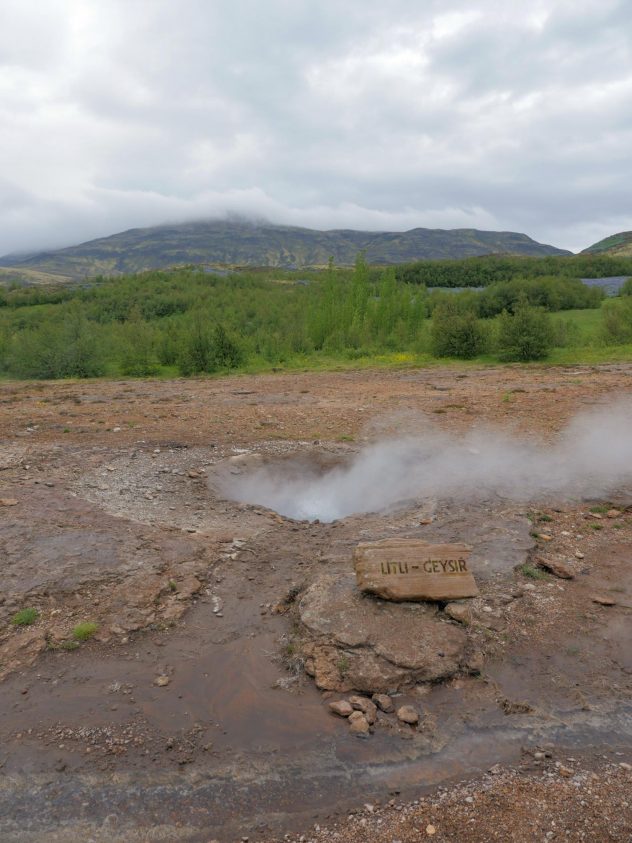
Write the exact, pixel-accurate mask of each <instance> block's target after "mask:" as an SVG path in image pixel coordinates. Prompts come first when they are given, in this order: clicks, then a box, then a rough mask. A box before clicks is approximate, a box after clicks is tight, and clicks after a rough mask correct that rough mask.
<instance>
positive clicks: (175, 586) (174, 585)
mask: <svg viewBox="0 0 632 843" xmlns="http://www.w3.org/2000/svg"><path fill="white" fill-rule="evenodd" d="M177 590H178V583H177V582H176V581H175V580H169V591H177Z"/></svg>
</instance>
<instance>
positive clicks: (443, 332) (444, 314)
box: [430, 302, 487, 360]
mask: <svg viewBox="0 0 632 843" xmlns="http://www.w3.org/2000/svg"><path fill="white" fill-rule="evenodd" d="M486 341H487V334H486V332H485V330H484V328H483V326H482V325H481V323H480V322H479V321H478V319H477V318H476V314H475V313H474V312H473V311H471V310H469V311H465V312H464V313H461V312H459V309H458V307H457V306H456V305H455V304H452V303H450V302H445V303H443V304H441V305H440V306H439V307H438V308H437V309H436V310H435V312H434V315H433V317H432V329H431V340H430V348H431V352H432V354H433V355H434V356H435V357H460V358H462V359H464V360H469V359H471V358H472V357H476V355H477V354H481V352H483V351H484V350H485V346H486V344H487V342H486Z"/></svg>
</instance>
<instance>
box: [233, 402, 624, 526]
mask: <svg viewBox="0 0 632 843" xmlns="http://www.w3.org/2000/svg"><path fill="white" fill-rule="evenodd" d="M630 482H632V401H625V402H619V403H618V404H617V405H615V406H610V407H608V408H600V409H599V410H597V411H593V412H590V413H584V414H581V415H578V416H576V417H575V418H574V419H573V420H572V421H571V422H570V423H569V425H568V426H567V427H566V428H565V429H564V430H563V431H562V432H561V433H560V434H559V435H558V437H557V439H556V441H555V442H554V443H553V444H551V445H545V444H538V443H534V442H529V441H526V440H521V439H518V438H516V437H512V436H509V435H507V434H504V433H502V432H500V431H499V430H497V429H491V428H487V429H478V430H473V431H471V432H470V433H468V434H467V435H465V436H464V437H461V438H459V437H456V436H454V435H450V434H446V433H442V432H439V431H437V430H436V429H434V428H432V426H431V425H428V426H427V427H426V428H425V429H424V430H423V431H422V432H421V433H417V434H415V435H411V434H408V435H404V436H401V437H399V438H391V439H388V440H385V441H378V442H376V443H374V444H371V445H368V446H366V447H365V448H363V449H362V450H361V451H360V452H359V453H357V454H356V455H355V456H354V457H353V458H352V459H351V461H350V462H348V463H347V464H345V465H341V466H336V467H333V468H330V469H329V470H326V471H325V472H322V471H319V470H317V469H316V468H314V466H313V465H312V466H311V467H310V466H308V465H303V466H301V467H300V470H298V466H297V465H295V466H287V465H286V466H283V465H281V464H276V465H266V466H263V467H261V468H259V469H257V470H255V471H253V472H252V473H249V474H245V475H241V476H238V477H231V478H230V479H229V480H228V481H227V482H226V483H225V484H224V485H223V489H222V491H223V492H224V493H225V494H226V495H228V496H229V497H231V498H233V499H236V500H241V501H247V502H249V503H255V504H260V505H263V506H266V507H269V508H270V509H274V510H276V511H277V512H280V513H282V514H283V515H286V516H289V517H292V518H297V519H308V520H314V519H317V518H318V519H320V520H321V521H333V520H335V519H338V518H343V517H345V516H347V515H351V514H354V513H362V512H379V511H381V510H384V509H386V508H388V507H391V506H393V505H395V504H397V503H400V502H402V501H405V500H409V499H420V498H421V499H423V498H428V497H430V498H447V497H449V498H454V499H456V500H476V499H481V498H490V497H493V496H499V497H501V498H504V499H507V500H514V501H531V500H538V499H539V500H544V499H547V498H551V497H555V498H556V499H558V500H559V499H571V498H578V497H595V498H597V497H602V496H604V495H605V494H607V493H608V492H611V491H614V490H616V489H620V488H621V487H622V486H624V485H625V484H626V483H630Z"/></svg>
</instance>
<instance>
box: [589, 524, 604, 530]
mask: <svg viewBox="0 0 632 843" xmlns="http://www.w3.org/2000/svg"><path fill="white" fill-rule="evenodd" d="M590 529H591V530H603V524H591V525H590Z"/></svg>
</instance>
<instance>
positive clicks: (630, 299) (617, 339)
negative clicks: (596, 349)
mask: <svg viewBox="0 0 632 843" xmlns="http://www.w3.org/2000/svg"><path fill="white" fill-rule="evenodd" d="M602 312H603V323H602V336H603V339H604V342H606V343H608V344H613V345H615V344H621V343H627V342H632V296H628V295H626V296H622V297H620V298H616V299H610V300H609V301H607V302H604V305H603V309H602Z"/></svg>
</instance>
